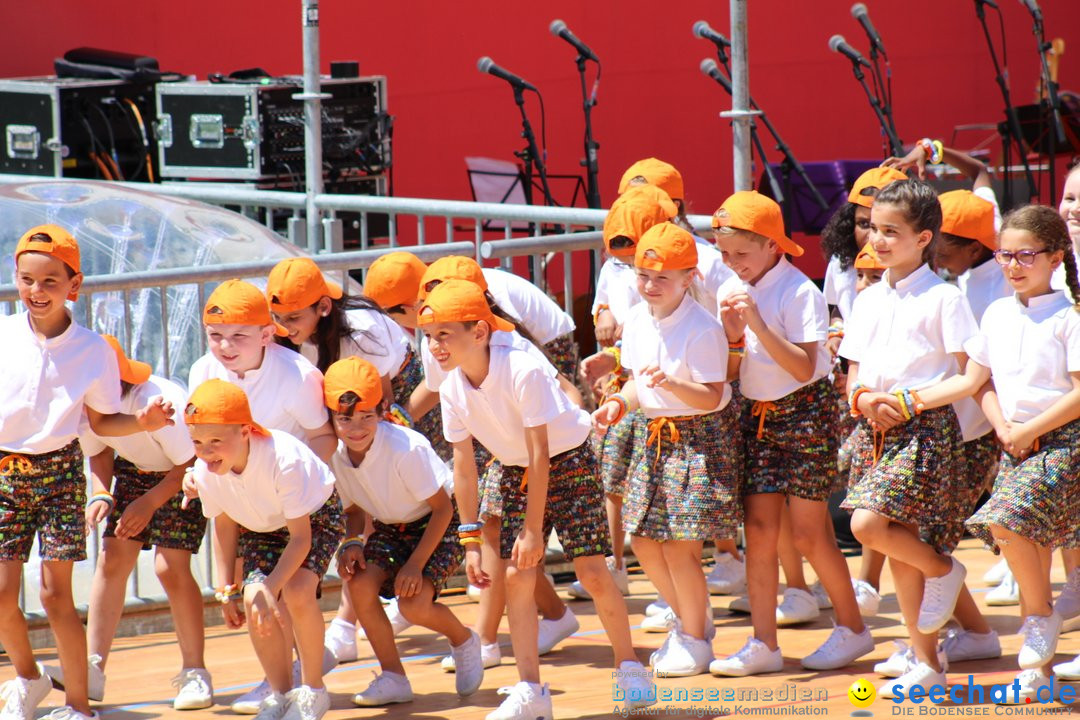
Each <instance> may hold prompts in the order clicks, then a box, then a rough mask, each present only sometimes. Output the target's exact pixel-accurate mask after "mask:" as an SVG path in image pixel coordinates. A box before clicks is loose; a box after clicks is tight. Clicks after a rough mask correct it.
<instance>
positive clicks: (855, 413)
mask: <svg viewBox="0 0 1080 720" xmlns="http://www.w3.org/2000/svg"><path fill="white" fill-rule="evenodd" d="M864 392H870V388H868V387H866V386H865V385H863V384H862V383H855V387H853V388H852V389H851V396H850V397H849V398H848V405H849V406H851V417H861V416H862V412H861V411H860V410H859V396H860V395H862V394H863V393H864Z"/></svg>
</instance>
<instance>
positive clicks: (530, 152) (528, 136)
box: [514, 84, 555, 207]
mask: <svg viewBox="0 0 1080 720" xmlns="http://www.w3.org/2000/svg"><path fill="white" fill-rule="evenodd" d="M514 102H515V103H516V104H517V106H518V110H519V111H520V112H521V137H523V138H525V148H524V149H522V150H518V151H517V152H515V153H514V155H515V156H517V157H518V158H520V159H521V162H522V163H523V164H524V165H525V177H524V185H525V187H524V190H525V202H526V203H527V204H529V205H532V204H533V192H532V189H533V188H532V176H533V167H534V166H535V167H536V173H537V175H539V176H540V187H541V189H542V190H543V193H544V204H545V205H547V206H548V207H553V206H554V205H555V200H554V199H553V198H552V197H551V188H550V187H549V186H548V177H547V168H546V167H545V166H544V159H543V157H541V155H540V148H539V147H538V146H537V144H536V135H535V134H534V133H533V129H532V125H530V124H529V115H528V113H526V112H525V89H524V88H522V87H520V86H519V85H517V84H514Z"/></svg>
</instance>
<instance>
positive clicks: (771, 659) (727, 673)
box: [709, 637, 784, 677]
mask: <svg viewBox="0 0 1080 720" xmlns="http://www.w3.org/2000/svg"><path fill="white" fill-rule="evenodd" d="M783 669H784V656H783V655H781V654H780V648H776V649H775V650H770V649H769V648H768V647H767V646H766V645H765V643H763V642H761V641H760V640H758V639H757V638H755V637H749V638H747V639H746V644H745V645H743V646H742V647H741V648H739V651H738V652H737V653H735V654H734V655H729V656H728V657H726V658H720V659H718V660H713V661H712V663H710V664H709V672H711V673H712V674H713V675H720V676H724V677H746V676H747V675H760V674H762V673H772V672H780V671H781V670H783Z"/></svg>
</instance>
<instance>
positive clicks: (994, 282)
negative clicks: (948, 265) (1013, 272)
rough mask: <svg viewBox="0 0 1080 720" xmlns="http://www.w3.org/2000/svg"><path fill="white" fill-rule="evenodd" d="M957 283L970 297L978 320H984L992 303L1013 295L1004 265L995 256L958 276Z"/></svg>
mask: <svg viewBox="0 0 1080 720" xmlns="http://www.w3.org/2000/svg"><path fill="white" fill-rule="evenodd" d="M956 284H957V286H958V287H959V288H960V290H961V292H963V293H964V296H965V297H966V298H967V299H968V304H970V305H971V313H972V314H973V315H974V316H975V321H976V322H979V321H981V320H982V316H983V313H984V312H986V308H988V307H990V303H992V302H994V301H995V300H1000V299H1001V298H1004V297H1009V296H1010V295H1012V288H1011V287H1009V281H1008V280H1006V279H1005V273H1004V272H1003V268H1002V266H1001V265H999V264H998V263H997V261H996V260H994V259H993V258H990V259H989V260H987V261H986V262H984V263H983V264H982V265H978V266H976V267H973V268H971V269H970V270H968V271H967V272H966V273H964V274H963V275H961V276H960V277H958V278H956Z"/></svg>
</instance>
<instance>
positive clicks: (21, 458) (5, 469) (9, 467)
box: [0, 453, 34, 477]
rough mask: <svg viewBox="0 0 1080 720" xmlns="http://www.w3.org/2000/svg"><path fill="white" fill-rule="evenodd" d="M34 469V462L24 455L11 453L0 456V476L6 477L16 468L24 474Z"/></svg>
mask: <svg viewBox="0 0 1080 720" xmlns="http://www.w3.org/2000/svg"><path fill="white" fill-rule="evenodd" d="M33 469H34V464H33V463H32V462H30V459H29V458H27V457H26V456H25V455H19V454H18V453H12V454H11V455H5V456H4V457H2V458H0V477H7V476H8V475H10V474H11V473H12V471H14V470H17V471H19V472H21V473H22V474H24V475H25V474H26V473H28V472H30V471H31V470H33Z"/></svg>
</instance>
